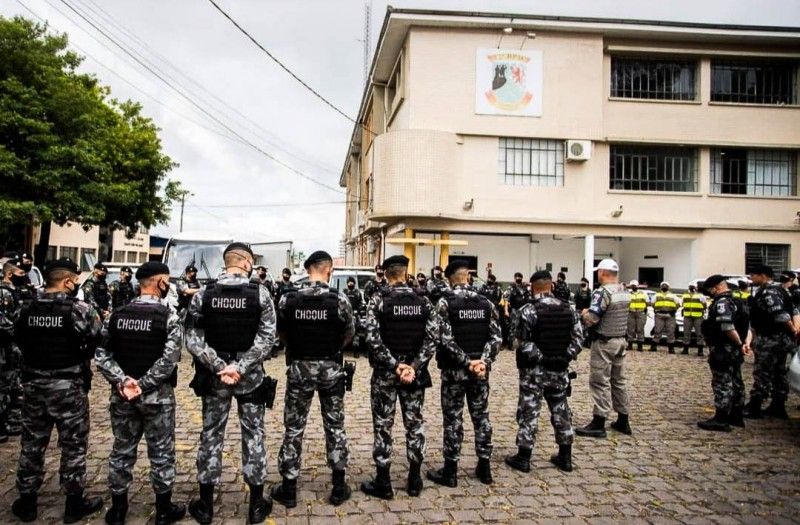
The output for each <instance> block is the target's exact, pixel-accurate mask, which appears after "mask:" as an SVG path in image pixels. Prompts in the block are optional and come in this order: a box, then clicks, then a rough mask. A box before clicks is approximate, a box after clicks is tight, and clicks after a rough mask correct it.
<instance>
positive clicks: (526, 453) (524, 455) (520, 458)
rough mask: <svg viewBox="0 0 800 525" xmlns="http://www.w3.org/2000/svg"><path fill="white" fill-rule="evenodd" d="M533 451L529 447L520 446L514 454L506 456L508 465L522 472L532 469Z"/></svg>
mask: <svg viewBox="0 0 800 525" xmlns="http://www.w3.org/2000/svg"><path fill="white" fill-rule="evenodd" d="M531 452H533V451H532V450H531V449H529V448H528V447H519V449H518V450H517V453H516V454H514V455H513V456H506V459H505V461H506V465H508V466H509V467H511V468H513V469H514V470H519V471H520V472H530V471H531Z"/></svg>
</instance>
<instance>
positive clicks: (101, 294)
mask: <svg viewBox="0 0 800 525" xmlns="http://www.w3.org/2000/svg"><path fill="white" fill-rule="evenodd" d="M81 291H82V292H83V300H84V301H86V302H87V303H89V304H90V305H92V307H93V308H94V309H95V310H97V311H98V312H99V313H100V314H101V315H102V314H103V312H106V311H108V310H109V308H110V307H111V295H110V293H109V289H108V285H107V284H106V282H105V278H104V279H98V278H97V277H95V276H94V275H91V276H90V277H89V278H88V279H86V281H85V282H84V283H83V285H81Z"/></svg>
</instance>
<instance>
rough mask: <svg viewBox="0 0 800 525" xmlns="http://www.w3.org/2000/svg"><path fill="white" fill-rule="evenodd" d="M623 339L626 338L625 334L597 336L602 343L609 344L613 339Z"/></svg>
mask: <svg viewBox="0 0 800 525" xmlns="http://www.w3.org/2000/svg"><path fill="white" fill-rule="evenodd" d="M623 337H625V334H623V335H603V334H597V340H598V341H600V342H601V343H607V342H609V341H611V340H612V339H622V338H623Z"/></svg>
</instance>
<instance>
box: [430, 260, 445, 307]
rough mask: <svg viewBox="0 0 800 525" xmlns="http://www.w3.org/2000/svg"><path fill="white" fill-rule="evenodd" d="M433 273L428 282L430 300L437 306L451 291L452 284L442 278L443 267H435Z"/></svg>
mask: <svg viewBox="0 0 800 525" xmlns="http://www.w3.org/2000/svg"><path fill="white" fill-rule="evenodd" d="M432 273H433V275H432V276H431V280H430V281H428V298H429V299H430V300H431V303H432V304H433V305H434V306H436V305H437V304H439V299H441V298H442V296H443V295H444V294H445V293H446V292H447V291H448V290H449V289H450V283H448V282H447V279H445V278H444V277H443V276H442V267H441V266H439V265H436V266H434V267H433V272H432Z"/></svg>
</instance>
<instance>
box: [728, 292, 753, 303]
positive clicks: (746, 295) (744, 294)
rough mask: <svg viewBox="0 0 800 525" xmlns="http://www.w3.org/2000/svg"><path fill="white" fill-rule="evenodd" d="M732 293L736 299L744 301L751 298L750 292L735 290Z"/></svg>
mask: <svg viewBox="0 0 800 525" xmlns="http://www.w3.org/2000/svg"><path fill="white" fill-rule="evenodd" d="M731 295H733V297H734V298H735V299H741V300H742V301H746V300H748V299H750V292H743V291H741V290H734V291H733V293H732V294H731Z"/></svg>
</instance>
